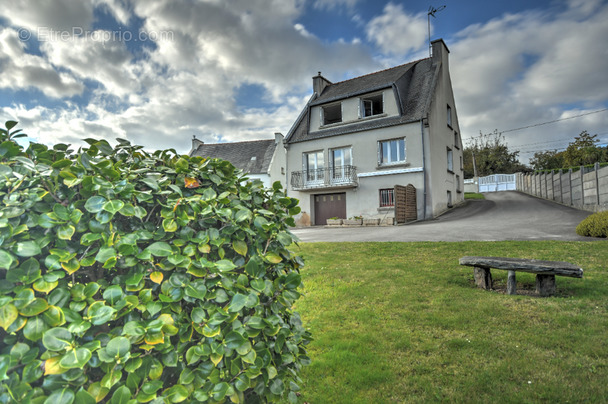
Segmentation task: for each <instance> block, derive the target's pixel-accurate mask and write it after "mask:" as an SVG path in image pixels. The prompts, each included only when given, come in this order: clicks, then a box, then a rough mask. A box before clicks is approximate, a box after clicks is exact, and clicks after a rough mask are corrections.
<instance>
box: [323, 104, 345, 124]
mask: <svg viewBox="0 0 608 404" xmlns="http://www.w3.org/2000/svg"><path fill="white" fill-rule="evenodd" d="M321 111H322V114H323V120H322V121H323V125H329V124H332V123H338V122H342V104H333V105H327V106H325V107H323V108H322V109H321Z"/></svg>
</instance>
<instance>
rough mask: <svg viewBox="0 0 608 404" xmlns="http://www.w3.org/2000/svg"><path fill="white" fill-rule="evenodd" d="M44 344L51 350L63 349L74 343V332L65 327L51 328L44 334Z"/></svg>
mask: <svg viewBox="0 0 608 404" xmlns="http://www.w3.org/2000/svg"><path fill="white" fill-rule="evenodd" d="M42 345H44V347H45V348H46V349H48V350H49V351H62V350H64V349H66V348H68V347H70V346H71V345H72V333H71V332H69V331H68V330H67V329H66V328H63V327H55V328H51V329H50V330H48V331H46V332H45V333H44V334H43V335H42Z"/></svg>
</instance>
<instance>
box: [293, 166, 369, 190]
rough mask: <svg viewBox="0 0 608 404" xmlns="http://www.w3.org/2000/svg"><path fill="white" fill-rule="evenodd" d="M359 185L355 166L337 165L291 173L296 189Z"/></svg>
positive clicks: (338, 187) (336, 187)
mask: <svg viewBox="0 0 608 404" xmlns="http://www.w3.org/2000/svg"><path fill="white" fill-rule="evenodd" d="M358 185H359V181H358V179H357V167H355V166H335V167H331V168H318V169H315V170H306V171H293V172H292V173H291V188H292V189H293V190H295V191H306V190H316V189H340V188H355V187H357V186H358Z"/></svg>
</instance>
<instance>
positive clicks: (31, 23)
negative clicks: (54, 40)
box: [0, 0, 93, 32]
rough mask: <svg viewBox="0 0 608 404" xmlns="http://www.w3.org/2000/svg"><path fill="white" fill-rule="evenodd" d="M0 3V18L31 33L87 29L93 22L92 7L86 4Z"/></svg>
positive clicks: (35, 0)
mask: <svg viewBox="0 0 608 404" xmlns="http://www.w3.org/2000/svg"><path fill="white" fill-rule="evenodd" d="M2 3H3V4H2V7H0V16H1V17H4V18H6V19H7V20H9V21H11V22H12V24H13V25H14V26H16V27H23V28H28V29H30V30H32V31H36V30H38V29H47V30H54V31H66V32H71V31H72V29H73V28H74V27H79V28H81V29H88V28H89V27H90V26H91V24H92V22H93V5H92V4H91V3H90V2H89V1H73V0H53V1H40V0H3V2H2Z"/></svg>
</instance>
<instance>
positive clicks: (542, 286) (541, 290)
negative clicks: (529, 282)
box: [536, 275, 555, 296]
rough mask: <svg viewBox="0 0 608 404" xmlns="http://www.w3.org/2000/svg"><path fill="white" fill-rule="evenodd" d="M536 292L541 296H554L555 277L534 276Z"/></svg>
mask: <svg viewBox="0 0 608 404" xmlns="http://www.w3.org/2000/svg"><path fill="white" fill-rule="evenodd" d="M536 292H538V294H539V295H541V296H553V295H554V294H555V275H536Z"/></svg>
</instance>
